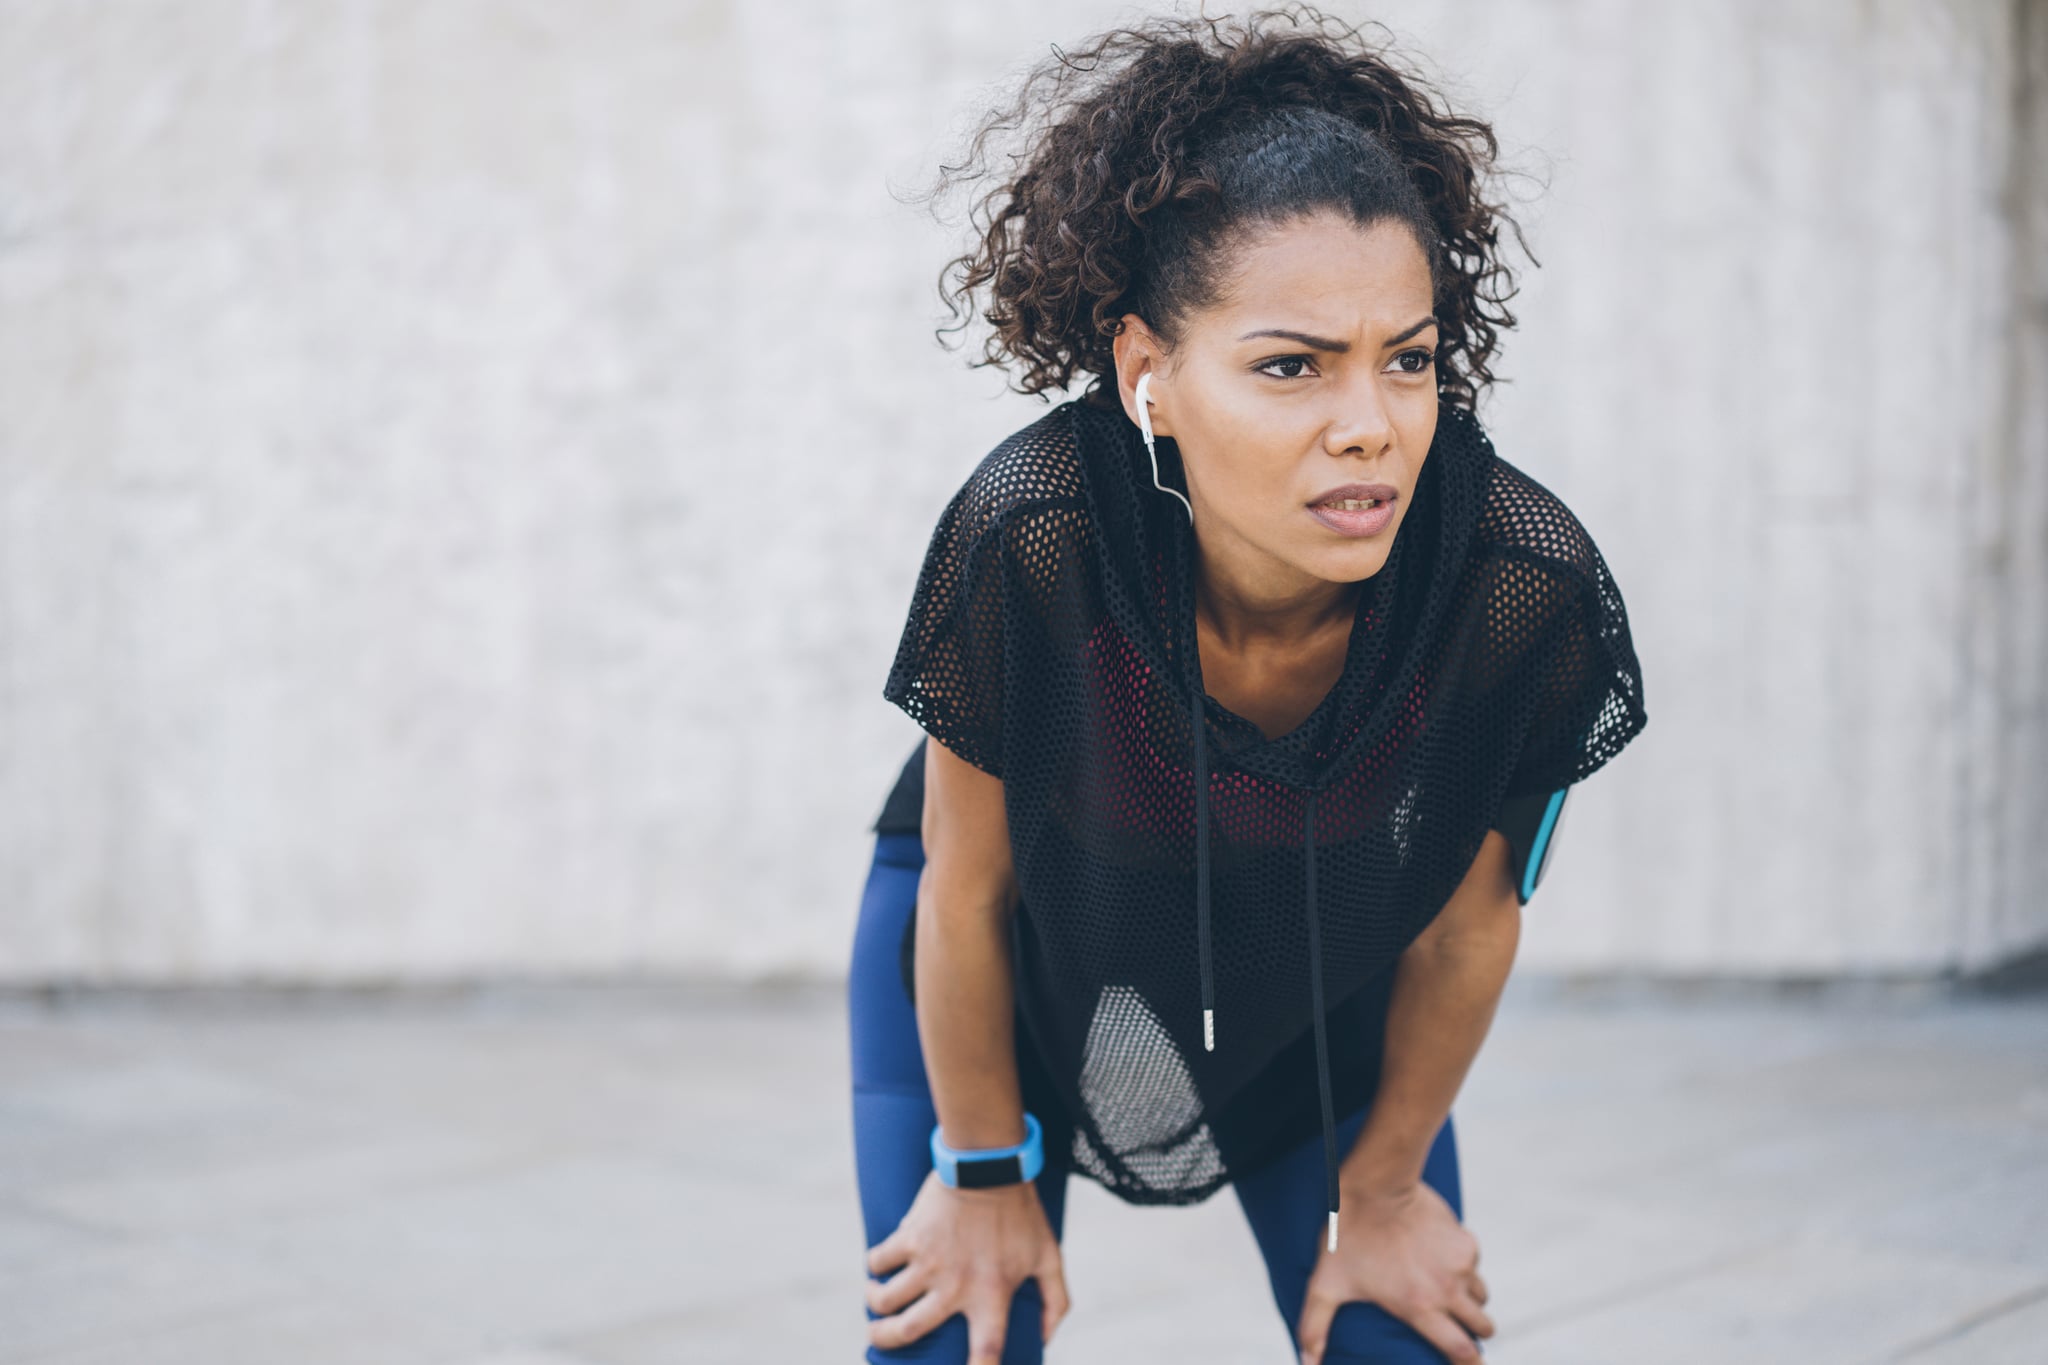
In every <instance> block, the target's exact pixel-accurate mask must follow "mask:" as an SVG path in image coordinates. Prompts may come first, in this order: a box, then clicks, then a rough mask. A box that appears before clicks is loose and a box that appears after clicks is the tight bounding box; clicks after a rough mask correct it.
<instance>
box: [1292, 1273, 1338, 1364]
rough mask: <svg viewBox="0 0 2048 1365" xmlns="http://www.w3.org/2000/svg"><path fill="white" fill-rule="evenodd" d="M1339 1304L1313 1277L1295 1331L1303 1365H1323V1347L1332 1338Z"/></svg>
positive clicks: (1295, 1339) (1302, 1303)
mask: <svg viewBox="0 0 2048 1365" xmlns="http://www.w3.org/2000/svg"><path fill="white" fill-rule="evenodd" d="M1337 1304H1338V1300H1337V1299H1336V1298H1335V1297H1334V1296H1333V1295H1331V1294H1330V1293H1329V1291H1327V1290H1325V1289H1323V1288H1322V1287H1321V1286H1320V1285H1318V1284H1317V1283H1316V1281H1315V1279H1314V1278H1313V1277H1311V1278H1310V1280H1309V1285H1308V1297H1307V1298H1305V1299H1303V1300H1302V1302H1301V1321H1300V1322H1299V1323H1297V1324H1296V1325H1295V1329H1294V1341H1295V1344H1296V1345H1297V1346H1299V1347H1300V1348H1301V1359H1302V1365H1322V1360H1323V1347H1324V1345H1325V1344H1326V1343H1327V1342H1328V1341H1329V1338H1330V1319H1332V1318H1334V1317H1336V1316H1337Z"/></svg>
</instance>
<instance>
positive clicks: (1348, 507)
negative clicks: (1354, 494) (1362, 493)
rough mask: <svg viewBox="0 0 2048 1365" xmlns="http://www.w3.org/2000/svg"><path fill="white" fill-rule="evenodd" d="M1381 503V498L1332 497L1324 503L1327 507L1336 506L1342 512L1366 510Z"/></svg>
mask: <svg viewBox="0 0 2048 1365" xmlns="http://www.w3.org/2000/svg"><path fill="white" fill-rule="evenodd" d="M1379 505H1380V500H1379V499H1378V498H1332V499H1331V500H1330V501H1328V502H1326V503H1324V504H1323V506H1325V507H1334V508H1336V509H1337V510H1339V511H1341V512H1364V511H1367V510H1368V509H1370V508H1374V507H1378V506H1379Z"/></svg>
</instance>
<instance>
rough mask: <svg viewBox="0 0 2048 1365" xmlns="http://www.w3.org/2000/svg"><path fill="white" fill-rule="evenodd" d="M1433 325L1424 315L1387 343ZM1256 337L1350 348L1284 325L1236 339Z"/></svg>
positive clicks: (1433, 320)
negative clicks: (1292, 329)
mask: <svg viewBox="0 0 2048 1365" xmlns="http://www.w3.org/2000/svg"><path fill="white" fill-rule="evenodd" d="M1435 325H1436V317H1435V315H1434V314H1432V315H1431V316H1429V317H1426V318H1424V319H1423V320H1422V321H1420V322H1418V323H1416V324H1415V325H1414V326H1413V327H1410V328H1409V329H1408V330H1407V331H1405V332H1403V333H1401V334H1400V335H1399V336H1394V337H1389V338H1387V345H1389V346H1398V345H1400V344H1401V343H1402V342H1404V341H1406V340H1407V339H1408V338H1409V337H1412V336H1414V335H1415V334H1416V333H1417V332H1419V331H1421V330H1422V329H1423V328H1425V327H1430V326H1435ZM1257 337H1279V338H1281V339H1282V340H1283V341H1296V342H1299V343H1301V344H1302V345H1303V346H1306V347H1308V348H1309V349H1310V350H1311V351H1334V352H1337V353H1338V354H1342V353H1343V352H1345V351H1348V350H1350V349H1351V343H1350V342H1348V341H1338V340H1336V339H1334V338H1332V337H1319V336H1311V335H1310V334H1309V333H1307V332H1294V331H1289V330H1288V329H1287V328H1285V327H1262V328H1260V329H1259V330H1258V331H1256V332H1246V333H1245V334H1244V335H1243V336H1241V337H1239V338H1238V340H1239V341H1251V340H1253V339H1254V338H1257Z"/></svg>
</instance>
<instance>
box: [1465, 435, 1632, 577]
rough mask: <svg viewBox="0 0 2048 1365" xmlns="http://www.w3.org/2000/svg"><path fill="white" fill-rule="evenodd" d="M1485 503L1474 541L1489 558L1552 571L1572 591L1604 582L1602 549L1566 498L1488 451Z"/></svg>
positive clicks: (1493, 452)
mask: <svg viewBox="0 0 2048 1365" xmlns="http://www.w3.org/2000/svg"><path fill="white" fill-rule="evenodd" d="M1485 490H1486V491H1485V499H1484V503H1483V506H1482V509H1481V511H1480V514H1479V522H1478V528H1477V535H1476V538H1477V540H1478V541H1479V543H1480V544H1481V545H1483V546H1484V547H1486V549H1487V550H1489V551H1490V552H1492V553H1494V554H1497V555H1500V556H1503V557H1509V558H1515V559H1520V560H1523V561H1526V562H1529V563H1532V564H1534V565H1536V566H1537V567H1539V568H1541V569H1544V570H1547V571H1549V573H1550V574H1551V575H1552V576H1554V577H1556V578H1558V579H1560V580H1563V581H1565V582H1566V583H1568V584H1570V585H1572V586H1579V587H1584V586H1591V585H1593V584H1596V583H1597V582H1599V580H1600V579H1601V578H1602V577H1603V576H1604V572H1605V566H1604V565H1603V564H1602V562H1601V559H1600V550H1599V547H1598V546H1596V545H1595V544H1594V543H1593V537H1592V535H1591V534H1590V533H1589V532H1588V531H1587V530H1586V526H1585V523H1584V522H1582V521H1581V520H1580V519H1579V517H1578V515H1577V514H1576V513H1574V512H1573V511H1572V509H1571V508H1570V507H1568V506H1566V505H1565V501H1564V499H1563V498H1561V497H1559V496H1558V495H1557V494H1556V493H1554V492H1552V491H1551V490H1550V489H1549V488H1548V487H1546V486H1545V485H1544V484H1542V483H1540V482H1538V481H1537V479H1536V478H1535V477H1534V476H1533V475H1531V474H1529V473H1528V472H1527V471H1526V470H1524V469H1522V468H1521V467H1520V466H1518V465H1515V464H1513V463H1512V462H1510V461H1509V460H1508V459H1507V458H1506V457H1505V456H1503V455H1501V454H1500V453H1499V452H1498V451H1496V450H1493V449H1492V448H1491V445H1490V444H1489V446H1488V475H1487V479H1486V483H1485Z"/></svg>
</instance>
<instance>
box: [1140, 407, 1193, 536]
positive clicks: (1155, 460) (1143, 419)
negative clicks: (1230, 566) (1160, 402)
mask: <svg viewBox="0 0 2048 1365" xmlns="http://www.w3.org/2000/svg"><path fill="white" fill-rule="evenodd" d="M1151 387H1152V371H1150V370H1147V371H1145V373H1143V374H1141V375H1139V376H1138V387H1137V392H1136V394H1135V397H1136V398H1137V400H1138V434H1139V435H1141V436H1143V437H1144V438H1145V453H1146V454H1147V455H1149V456H1150V457H1151V459H1152V486H1153V487H1154V488H1156V489H1158V490H1159V491H1160V492H1162V493H1172V494H1173V496H1175V497H1176V498H1180V505H1181V506H1183V507H1185V508H1187V509H1188V524H1189V525H1190V526H1192V525H1194V522H1195V505H1194V504H1193V503H1191V502H1189V501H1188V500H1187V499H1186V498H1183V497H1181V495H1180V493H1179V492H1178V491H1176V490H1174V489H1171V488H1168V487H1167V486H1166V485H1165V484H1163V483H1161V482H1159V451H1158V449H1157V447H1155V446H1154V445H1153V441H1152V399H1151V398H1150V397H1149V396H1148V395H1147V394H1146V392H1145V391H1146V390H1147V389H1149V388H1151Z"/></svg>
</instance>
